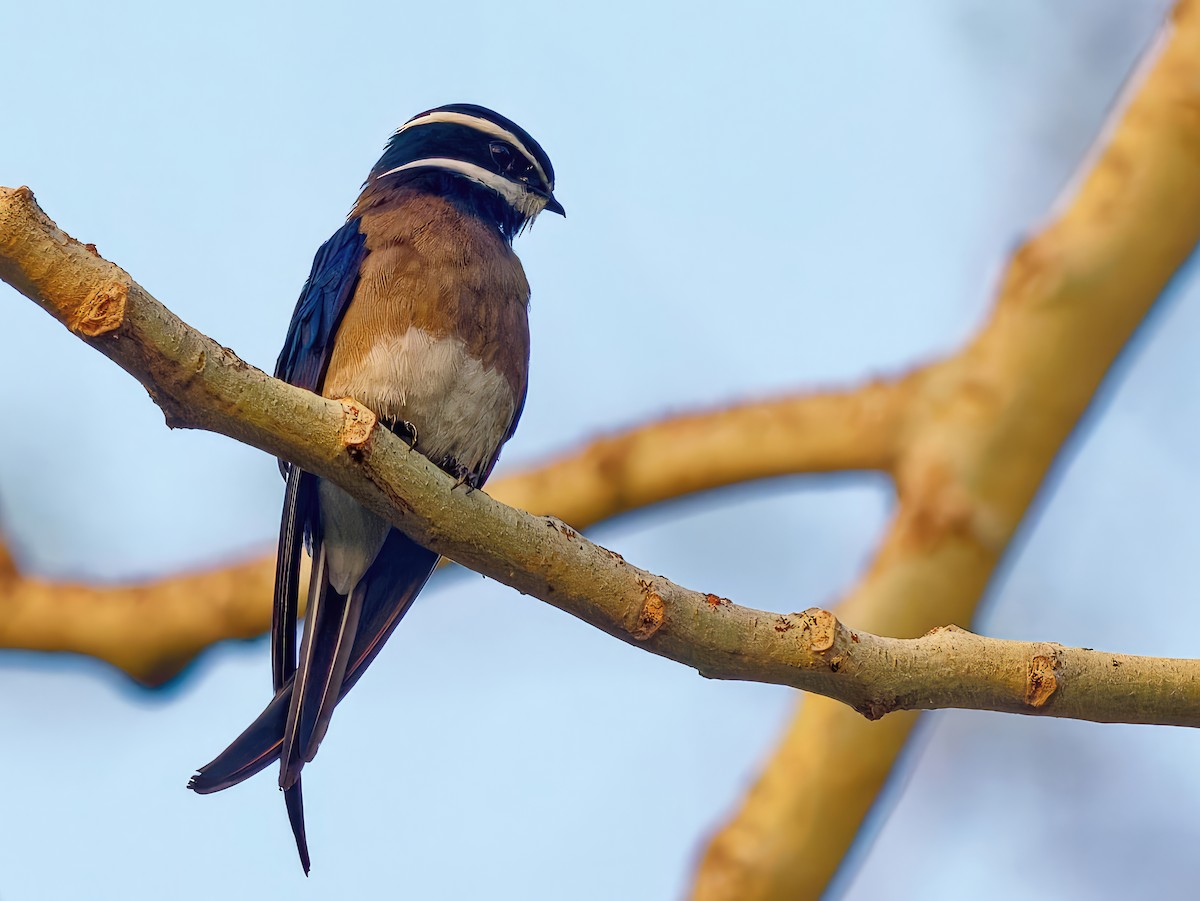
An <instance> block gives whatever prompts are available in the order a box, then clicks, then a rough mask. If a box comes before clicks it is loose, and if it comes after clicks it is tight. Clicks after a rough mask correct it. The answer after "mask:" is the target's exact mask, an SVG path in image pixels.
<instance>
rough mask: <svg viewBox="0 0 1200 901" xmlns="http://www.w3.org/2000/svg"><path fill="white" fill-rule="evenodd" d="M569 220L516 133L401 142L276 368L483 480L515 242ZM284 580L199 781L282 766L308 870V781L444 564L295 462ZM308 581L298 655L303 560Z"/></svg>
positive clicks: (517, 381)
mask: <svg viewBox="0 0 1200 901" xmlns="http://www.w3.org/2000/svg"><path fill="white" fill-rule="evenodd" d="M543 210H549V211H551V212H553V213H559V214H564V211H563V208H562V205H561V204H560V203H559V202H558V201H557V200H556V199H555V197H554V168H553V167H552V166H551V165H550V160H549V158H548V157H547V156H546V153H545V151H543V150H542V148H541V147H540V146H539V145H538V143H537V141H535V140H534V139H533V138H532V137H530V135H529V134H528V132H526V131H525V130H524V129H522V128H521V127H520V126H518V125H517V124H516V123H514V122H512V121H510V120H508V119H506V118H504V117H503V116H501V115H498V114H497V113H494V112H492V111H491V110H489V109H485V108H484V107H482V106H475V105H473V104H468V103H455V104H450V105H448V106H441V107H438V108H437V109H432V110H428V111H427V112H423V113H421V114H419V115H417V116H414V117H413V118H412V119H409V120H408V121H407V122H405V123H404V124H403V125H401V126H400V128H398V129H397V130H396V132H395V133H394V134H393V135H392V137H391V139H390V140H389V141H388V143H387V147H386V148H385V150H384V152H383V156H381V157H380V158H379V162H377V163H376V164H375V166H374V168H373V169H371V173H370V175H369V176H368V177H367V180H366V183H365V184H364V186H363V189H362V193H361V194H360V195H359V197H358V202H357V203H356V204H355V205H354V209H353V210H352V211H351V212H350V216H349V217H348V219H347V221H346V224H345V225H343V226H342V227H341V228H340V229H338V230H337V232H335V233H334V235H333V237H331V238H330V239H329V240H328V241H326V242H325V244H323V245H322V246H321V249H320V250H318V251H317V256H316V259H315V260H314V261H313V267H312V272H311V274H310V275H309V277H308V281H307V283H306V284H305V285H304V290H303V291H302V292H301V293H300V300H299V301H298V302H297V304H296V310H295V312H294V313H293V315H292V321H291V324H290V326H289V327H288V333H287V339H286V341H285V343H284V346H283V351H282V352H281V353H280V355H279V362H278V364H277V366H276V370H275V375H276V377H277V378H281V379H283V380H285V381H287V382H290V383H292V384H293V385H298V386H300V387H302V388H307V389H308V390H310V391H315V392H319V393H321V394H323V395H324V396H326V397H333V398H340V397H353V398H355V399H356V400H358V401H360V402H361V403H363V404H365V405H366V406H367V407H369V408H370V409H372V410H373V411H374V412H375V413H376V415H377V416H378V417H379V419H380V421H381V422H382V423H384V424H386V425H387V426H388V427H390V428H392V429H393V430H394V431H395V432H397V434H400V435H401V436H403V437H404V438H405V440H407V441H408V442H409V443H410V444H412V445H413V446H414V447H415V448H416V449H417V450H418V451H420V452H421V453H423V454H424V455H425V456H426V457H428V458H429V459H431V460H432V461H433V462H434V463H436V464H437V465H438V466H440V467H441V468H442V469H444V470H445V471H446V472H448V473H450V474H451V475H453V476H455V477H456V478H457V479H458V480H459V481H460V482H462V483H465V484H466V485H468V486H471V487H478V486H480V485H482V484H483V483H484V480H486V479H487V477H488V474H489V473H490V472H491V471H492V467H493V466H494V465H495V463H496V458H497V457H498V455H499V453H500V447H501V445H503V444H504V442H505V441H507V440H508V439H509V437H511V436H512V433H513V430H514V429H515V428H516V425H517V420H518V419H519V418H520V415H521V409H522V407H523V406H524V404H525V390H526V385H527V375H528V365H529V322H528V307H529V283H528V282H527V281H526V279H525V272H524V270H523V269H522V268H521V262H520V260H518V259H517V256H516V254H514V253H513V250H512V241H513V238H514V237H515V236H516V235H517V234H518V233H519V232H521V231H522V230H523V229H524V228H525V226H527V225H528V224H529V223H530V222H532V221H533V220H534V218H535V217H536V216H537V215H538V214H539V213H540V212H542V211H543ZM280 468H281V469H282V471H283V473H284V476H285V478H286V480H287V488H286V491H285V494H284V503H283V521H282V524H281V526H280V532H279V552H278V559H277V563H276V571H275V606H274V612H273V615H272V621H271V663H272V677H273V681H274V690H275V696H274V698H273V699H272V700H271V702H270V703H269V704H268V705H267V707H266V709H265V710H264V711H263V712H262V713H261V714H260V715H259V717H258V719H256V720H255V721H254V722H253V723H251V724H250V726H249V728H247V729H246V731H245V732H243V733H242V734H241V735H239V736H238V737H237V738H236V739H235V740H234V742H233V744H231V745H230V746H229V747H228V748H226V749H225V750H224V751H222V752H221V754H220V755H219V756H218V757H217V758H216V759H215V760H213V761H212V762H211V763H209V764H207V765H206V766H203V767H201V768H200V770H199V771H198V772H197V773H196V775H195V776H193V777H192V780H191V782H189V783H188V787H189V788H191V789H193V790H194V791H197V792H200V793H201V794H208V793H211V792H217V791H221V790H222V789H225V788H229V787H230V786H231V785H236V784H237V783H239V782H241V781H242V780H243V779H246V778H248V777H250V776H252V775H254V774H255V773H257V772H258V771H260V770H262V769H264V768H265V767H267V766H269V765H270V764H271V763H272V762H274V761H275V760H279V785H280V787H281V788H282V789H283V791H284V799H285V801H286V803H287V810H288V818H289V820H290V821H291V824H292V831H293V833H294V834H295V836H296V848H297V850H298V851H299V853H300V861H301V864H302V865H303V867H304V872H305V873H307V872H308V870H309V855H308V843H307V840H306V838H305V832H304V809H303V801H302V798H301V794H300V771H301V770H302V769H303V768H304V765H305V764H306V763H308V762H309V761H311V760H312V759H313V756H314V755H315V754H316V753H317V746H318V745H319V744H320V743H321V739H322V738H323V737H324V735H325V730H326V729H327V728H328V727H329V720H330V717H331V716H332V715H333V709H334V707H335V706H336V705H337V703H338V701H339V700H341V698H343V697H344V696H345V694H346V692H348V691H349V690H350V688H351V687H352V686H353V685H354V683H355V682H356V681H358V679H359V677H360V676H362V674H363V671H364V670H365V669H366V668H367V666H368V665H369V664H370V663H371V661H372V660H373V659H374V658H375V655H376V654H378V653H379V649H380V648H381V647H382V646H383V643H384V642H385V641H386V640H387V638H388V636H389V635H390V634H391V632H392V630H393V629H394V628H395V626H396V623H398V622H399V621H400V618H401V617H402V616H404V613H405V611H407V610H408V607H409V605H410V604H412V602H413V599H414V598H415V597H416V596H417V593H418V592H419V591H420V590H421V588H422V586H423V585H424V584H425V581H426V580H427V579H428V578H429V575H430V573H431V572H432V571H433V568H434V566H435V565H436V564H437V560H438V555H437V554H436V553H435V552H433V551H431V550H428V549H426V548H423V547H421V546H420V545H419V544H417V543H416V542H414V541H413V540H412V539H411V538H409V537H408V536H407V535H405V534H404V533H403V532H401V531H399V530H397V529H394V528H392V527H391V526H390V525H389V524H388V523H387V522H385V521H384V520H382V519H380V518H379V517H377V516H376V515H375V514H374V513H371V512H370V511H369V510H367V509H366V508H364V507H362V506H361V505H360V504H359V503H358V502H357V501H355V500H354V499H353V498H351V497H350V496H349V495H348V494H346V493H345V492H344V491H342V490H341V489H340V488H338V487H337V486H336V485H334V484H333V483H332V482H328V481H325V480H324V479H320V478H317V477H316V476H314V475H313V474H311V473H308V472H304V471H303V470H301V469H299V468H298V467H296V466H293V465H292V464H290V463H286V462H282V461H281V463H280ZM306 544H307V545H308V547H309V549H310V551H311V554H312V558H313V566H312V575H311V576H310V580H309V585H308V608H307V613H306V615H305V618H304V635H303V639H302V640H301V642H300V649H299V658H298V659H297V654H296V609H297V598H298V587H299V585H298V583H299V580H300V554H301V550H302V548H303V546H304V545H306Z"/></svg>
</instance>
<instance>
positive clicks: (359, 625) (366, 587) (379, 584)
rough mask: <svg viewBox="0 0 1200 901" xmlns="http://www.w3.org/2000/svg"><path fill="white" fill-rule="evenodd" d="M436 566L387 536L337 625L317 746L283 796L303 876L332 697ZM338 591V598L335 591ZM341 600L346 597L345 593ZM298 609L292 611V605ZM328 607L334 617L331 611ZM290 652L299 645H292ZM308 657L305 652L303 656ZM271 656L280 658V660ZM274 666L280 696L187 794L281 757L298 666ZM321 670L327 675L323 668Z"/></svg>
mask: <svg viewBox="0 0 1200 901" xmlns="http://www.w3.org/2000/svg"><path fill="white" fill-rule="evenodd" d="M437 561H438V555H437V554H436V553H435V552H433V551H430V550H428V549H426V548H424V547H421V545H419V544H417V543H416V542H415V541H413V540H412V539H411V538H409V537H408V536H407V535H405V534H404V533H403V532H400V531H398V530H396V529H392V530H391V531H390V532H389V533H388V536H387V539H386V540H385V541H384V545H383V549H382V550H381V551H380V553H379V556H378V557H377V558H376V560H375V563H374V564H372V566H371V568H370V569H369V570H368V571H367V574H366V575H365V576H364V577H363V579H362V582H361V583H360V585H359V586H358V587H357V588H356V589H355V590H354V591H353V592H352V594H355V595H359V594H360V593H361V600H358V599H356V601H355V604H356V605H357V606H358V611H357V613H353V614H350V615H351V616H352V617H356V619H355V620H354V622H353V623H352V622H351V621H350V619H348V618H347V614H348V613H349V611H348V610H346V609H343V607H341V606H339V607H338V610H337V614H336V619H335V621H334V625H335V626H340V627H342V628H338V629H337V632H338V633H339V634H340V636H341V640H340V642H335V643H333V644H332V645H331V646H330V649H329V653H330V654H331V655H332V657H333V659H332V662H333V664H335V666H334V667H331V668H330V670H329V671H328V676H329V678H327V679H326V687H325V688H324V690H323V691H322V692H321V694H320V695H319V698H320V700H319V702H314V704H313V711H312V713H311V715H310V719H309V720H308V722H309V724H310V725H309V726H307V727H306V728H308V729H309V730H310V731H309V732H308V736H309V739H308V740H309V742H310V744H311V747H310V748H309V751H310V752H311V753H310V754H309V755H308V756H307V757H306V759H303V760H298V765H297V766H296V767H295V779H294V780H293V781H292V782H291V784H290V786H289V787H287V788H286V789H285V791H284V801H285V802H286V804H287V811H288V820H289V822H290V823H291V826H292V833H293V834H294V835H295V838H296V850H297V851H298V852H299V855H300V862H301V864H302V865H303V867H304V871H305V873H307V872H308V870H309V854H308V843H307V838H306V834H305V827H304V802H303V797H302V795H301V790H300V775H299V774H300V769H301V768H302V767H303V765H304V763H305V762H307V761H308V760H311V759H312V756H311V755H312V754H315V753H316V749H317V745H318V744H319V743H320V740H321V737H322V736H323V735H324V730H325V727H326V726H327V725H328V722H329V716H330V715H331V714H332V712H333V707H334V706H335V703H336V702H334V703H330V700H329V699H330V698H331V697H333V696H334V693H333V691H332V686H333V685H339V688H338V690H337V692H336V698H337V700H338V701H340V700H341V699H342V698H344V697H345V696H346V694H347V693H348V692H349V691H350V689H351V688H352V687H353V686H354V684H355V683H356V682H358V680H359V679H360V678H361V677H362V674H363V673H364V672H365V671H366V669H367V667H368V666H369V665H370V663H371V661H373V660H374V659H375V657H376V655H377V654H378V653H379V651H380V649H381V648H382V647H383V644H384V642H385V641H387V639H388V636H390V635H391V634H392V631H393V630H394V629H395V628H396V625H397V624H398V623H399V622H400V620H401V618H402V617H403V616H404V614H405V613H406V612H407V611H408V608H409V607H410V606H412V602H413V600H414V599H415V598H416V596H417V594H418V593H419V592H420V591H421V589H422V588H423V587H424V586H425V583H426V581H428V579H429V576H430V575H431V574H432V572H433V569H434V567H435V566H436V565H437ZM319 569H320V566H319V561H318V566H315V567H314V575H313V578H314V579H315V578H317V577H318V576H320V577H321V583H318V584H323V583H324V577H323V576H322V575H321V574H320V572H319ZM332 593H333V594H336V592H332ZM338 597H339V598H340V595H339V596H338ZM320 604H321V602H320V601H318V607H319V606H320ZM344 606H349V605H344ZM292 609H293V610H294V606H293V608H292ZM326 609H329V610H331V611H332V610H333V606H330V607H329V608H326ZM308 615H309V616H313V617H316V616H318V615H320V611H319V610H314V609H313V608H311V607H310V609H309V614H308ZM316 625H318V624H317V623H316V622H315V620H314V626H316ZM348 635H353V636H354V640H353V641H352V642H347V641H345V637H346V636H348ZM293 642H294V639H293ZM292 646H293V647H294V644H293V645H292ZM285 647H286V642H283V641H280V640H279V639H276V638H274V633H273V649H274V648H285ZM304 652H305V651H304V649H303V648H302V649H301V653H302V654H303V653H304ZM272 656H273V657H274V656H275V654H273V655H272ZM341 658H344V660H342V659H341ZM339 661H340V662H339ZM273 663H274V664H275V665H276V666H277V667H278V668H277V669H276V673H277V674H281V675H283V679H284V681H283V684H282V685H281V686H280V687H278V690H277V691H276V693H275V696H274V697H273V698H272V699H271V702H270V703H269V704H268V705H267V706H266V708H265V709H264V710H263V711H262V713H260V714H259V715H258V718H257V719H255V720H254V722H253V723H251V724H250V725H249V726H248V727H247V728H246V730H245V731H244V732H242V734H241V735H239V736H238V737H237V738H236V739H234V741H233V743H232V744H230V745H229V747H228V748H226V749H225V750H224V751H222V752H221V753H220V754H218V755H217V757H216V758H215V759H214V760H212V761H211V762H209V763H207V764H205V765H204V766H202V767H200V769H199V770H198V771H197V772H196V774H195V775H194V776H193V777H192V778H191V781H190V782H188V788H190V789H192V791H195V792H198V793H200V794H211V793H213V792H218V791H222V790H224V789H226V788H230V787H231V786H234V785H237V784H238V783H239V782H242V781H243V780H245V779H248V778H250V777H251V776H253V775H254V774H255V773H258V772H260V771H262V770H264V769H266V768H267V767H268V766H270V765H271V764H272V763H274V762H275V761H277V760H279V759H280V754H281V750H282V747H283V743H284V742H283V739H284V734H285V732H286V731H287V728H288V724H289V713H290V710H291V707H292V706H293V702H292V698H293V694H294V684H295V679H296V663H295V659H294V658H292V660H290V661H289V660H286V659H284V660H282V661H279V660H274V661H273ZM335 669H341V670H342V675H341V676H340V677H338V678H336V679H335V678H332V676H333V675H334V670H335ZM322 671H323V672H325V670H324V669H322ZM306 706H307V705H306ZM306 715H307V714H306ZM298 722H299V721H298Z"/></svg>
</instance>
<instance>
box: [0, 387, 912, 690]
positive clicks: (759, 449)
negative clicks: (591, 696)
mask: <svg viewBox="0 0 1200 901" xmlns="http://www.w3.org/2000/svg"><path fill="white" fill-rule="evenodd" d="M910 382H911V378H910V379H900V380H897V381H894V382H875V383H871V384H868V385H864V386H862V387H861V388H858V389H854V390H850V391H843V392H832V393H819V394H800V395H794V396H787V397H781V398H776V399H771V400H764V401H759V402H753V403H746V404H744V405H740V406H734V407H727V408H723V409H715V410H710V411H706V412H697V413H689V414H685V415H681V416H677V417H672V418H668V419H664V420H660V421H656V422H651V423H647V424H645V425H642V426H639V427H635V428H632V429H629V430H626V431H624V432H620V433H617V434H613V435H607V436H603V437H601V438H598V439H596V440H594V441H593V442H591V443H590V444H588V445H586V446H584V447H582V448H580V449H579V450H577V451H574V452H571V453H568V454H565V455H563V456H562V457H560V458H558V459H554V460H551V461H549V462H547V463H545V464H542V465H540V466H536V467H534V468H531V469H528V470H526V471H524V472H517V473H514V474H512V475H509V476H507V477H504V478H499V479H496V480H493V481H492V482H491V483H490V484H489V486H488V492H489V493H490V494H491V495H492V496H494V497H495V498H496V499H497V500H499V501H501V502H503V503H505V504H508V505H509V506H515V507H519V508H521V509H524V510H529V511H531V512H534V513H553V514H554V515H556V516H558V517H559V518H560V519H562V520H564V521H565V522H567V523H570V524H571V525H572V526H574V527H575V528H577V529H585V528H587V527H589V526H591V525H593V524H595V523H597V522H599V521H601V520H603V519H606V518H608V517H610V516H615V515H617V514H619V513H624V512H627V511H629V510H634V509H638V508H640V507H644V506H647V505H649V504H653V503H657V502H660V501H663V500H667V499H670V498H673V497H678V496H680V495H683V494H688V493H691V492H696V491H702V490H707V489H711V488H717V487H720V486H723V485H730V484H736V483H740V482H744V481H749V480H751V479H757V478H765V477H768V476H774V475H786V474H791V473H800V472H822V471H832V470H840V469H853V468H863V469H867V468H873V469H883V468H886V467H887V466H888V465H890V463H891V459H890V458H891V455H892V452H893V449H894V447H895V445H896V441H897V438H898V435H899V430H900V427H901V426H902V424H903V413H904V411H905V409H906V407H905V403H906V401H907V398H908V395H909V383H910ZM746 434H754V435H756V436H757V435H762V436H763V441H762V442H761V443H756V444H755V445H754V446H753V447H751V446H750V445H747V443H746V442H745V440H744V438H745V435H746ZM305 565H307V560H306V561H305ZM274 571H275V558H274V555H271V556H269V557H268V556H263V557H261V558H259V559H257V560H249V561H245V562H242V563H238V564H235V565H233V566H232V567H231V566H229V565H222V566H220V567H216V568H213V569H210V570H205V571H198V572H192V573H185V574H183V575H176V574H172V575H169V576H166V577H163V578H160V579H154V580H149V581H145V582H141V583H136V584H114V585H83V584H77V583H68V582H55V581H52V580H47V579H36V578H32V577H27V576H23V575H22V574H21V573H20V572H19V569H18V568H17V566H16V564H15V562H14V561H13V560H12V558H11V556H9V555H8V552H7V549H6V548H5V547H4V544H3V540H2V538H0V592H2V594H0V598H2V603H3V604H4V607H5V609H6V610H7V611H8V616H6V617H5V618H4V619H3V620H0V648H11V649H17V650H32V651H42V652H56V651H57V652H61V651H66V652H70V653H78V654H86V655H89V656H92V657H96V658H98V659H100V660H104V661H105V662H107V663H110V664H112V665H113V666H116V667H118V668H119V669H121V670H123V671H124V672H125V673H126V674H128V675H129V676H130V677H131V678H133V679H134V680H135V681H137V682H139V683H141V684H143V685H146V686H156V685H161V684H163V683H164V682H166V681H167V680H169V679H171V678H173V677H174V676H176V675H178V674H179V672H180V671H181V670H182V669H183V668H184V667H186V666H187V664H188V663H190V662H191V661H192V660H193V659H194V658H195V657H196V655H198V654H199V653H200V652H201V651H203V650H204V649H205V648H206V647H208V646H209V645H211V644H214V643H216V642H218V641H222V640H225V639H229V638H242V639H248V638H253V637H255V636H257V635H261V634H262V633H263V632H265V631H266V630H267V628H268V627H269V625H270V622H271V590H270V586H271V582H272V578H273V574H274ZM6 576H7V577H6ZM196 598H205V599H207V600H208V604H209V605H211V606H207V605H205V606H200V605H197V604H196V602H195V599H196Z"/></svg>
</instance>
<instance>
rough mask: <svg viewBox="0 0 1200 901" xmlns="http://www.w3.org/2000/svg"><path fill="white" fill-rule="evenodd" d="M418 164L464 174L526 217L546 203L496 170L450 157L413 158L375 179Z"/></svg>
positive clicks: (536, 211)
mask: <svg viewBox="0 0 1200 901" xmlns="http://www.w3.org/2000/svg"><path fill="white" fill-rule="evenodd" d="M419 166H429V167H431V168H434V169H449V170H450V171H451V172H457V173H459V174H460V175H465V176H466V177H467V178H469V179H471V180H472V181H475V182H478V183H479V184H481V185H483V186H484V187H487V188H491V189H492V190H493V191H495V192H496V193H497V194H499V195H500V196H501V197H503V198H504V199H505V200H506V201H507V202H508V205H509V206H511V207H512V208H513V209H515V210H517V211H519V212H521V213H522V214H524V215H525V216H526V217H527V218H529V217H531V216H534V215H536V214H537V213H538V212H540V211H541V209H542V207H544V206H545V205H546V198H545V197H543V196H542V195H540V194H537V193H535V192H533V191H530V190H529V189H527V188H524V187H522V186H521V185H519V184H516V183H515V182H512V181H509V180H508V179H507V178H505V177H504V176H503V175H500V174H499V173H497V172H492V171H490V170H488V169H484V168H483V167H482V166H476V165H475V164H474V163H464V162H463V161H462V160H455V159H451V158H450V157H444V156H434V157H428V158H426V159H423V160H413V161H412V162H411V163H405V164H404V165H403V166H397V167H396V168H395V169H389V170H388V171H387V172H381V173H380V174H379V175H377V176H375V178H376V179H380V178H386V177H387V176H389V175H395V174H396V173H397V172H404V171H405V170H407V169H416V168H418V167H419Z"/></svg>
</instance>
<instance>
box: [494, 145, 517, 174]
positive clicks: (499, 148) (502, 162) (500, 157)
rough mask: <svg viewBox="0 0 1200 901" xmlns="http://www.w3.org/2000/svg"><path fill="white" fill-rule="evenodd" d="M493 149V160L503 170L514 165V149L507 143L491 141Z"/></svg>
mask: <svg viewBox="0 0 1200 901" xmlns="http://www.w3.org/2000/svg"><path fill="white" fill-rule="evenodd" d="M491 150H492V161H493V162H494V163H495V164H496V165H497V166H498V167H499V168H500V171H501V172H503V171H504V170H505V169H507V168H508V167H509V166H511V165H512V151H511V150H509V149H508V145H507V144H502V143H500V142H499V141H493V142H492V143H491Z"/></svg>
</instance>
